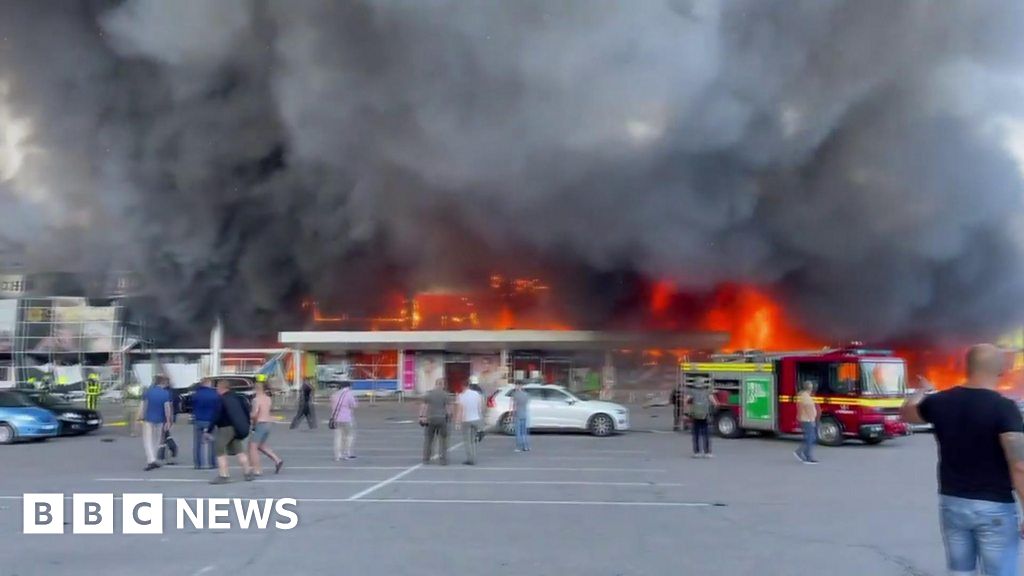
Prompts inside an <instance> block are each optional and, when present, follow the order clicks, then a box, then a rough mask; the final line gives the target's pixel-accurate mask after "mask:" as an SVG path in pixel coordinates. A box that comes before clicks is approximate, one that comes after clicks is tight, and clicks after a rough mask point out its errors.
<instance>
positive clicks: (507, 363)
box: [498, 348, 513, 388]
mask: <svg viewBox="0 0 1024 576" xmlns="http://www.w3.org/2000/svg"><path fill="white" fill-rule="evenodd" d="M498 370H500V371H501V372H500V373H499V374H500V381H499V382H498V387H499V388H500V387H501V386H504V385H506V384H508V383H509V382H511V381H512V376H513V374H512V366H511V354H509V351H508V348H502V350H501V352H500V353H499V356H498Z"/></svg>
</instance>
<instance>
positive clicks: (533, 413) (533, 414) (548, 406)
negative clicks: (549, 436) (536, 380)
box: [523, 387, 557, 428]
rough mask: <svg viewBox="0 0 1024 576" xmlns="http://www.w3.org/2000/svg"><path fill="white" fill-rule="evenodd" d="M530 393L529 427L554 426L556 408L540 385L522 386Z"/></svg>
mask: <svg viewBox="0 0 1024 576" xmlns="http://www.w3.org/2000/svg"><path fill="white" fill-rule="evenodd" d="M523 389H524V390H525V391H526V393H527V394H529V395H530V408H529V410H530V428H555V427H556V426H557V425H556V424H555V417H556V414H557V409H556V408H555V407H554V406H553V402H551V401H550V400H547V399H546V398H545V397H544V389H543V388H540V387H532V388H523Z"/></svg>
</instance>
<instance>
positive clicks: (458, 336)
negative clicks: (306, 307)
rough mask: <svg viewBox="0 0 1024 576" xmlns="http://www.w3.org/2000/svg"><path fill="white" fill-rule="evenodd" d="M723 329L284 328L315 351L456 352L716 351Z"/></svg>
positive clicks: (293, 342)
mask: <svg viewBox="0 0 1024 576" xmlns="http://www.w3.org/2000/svg"><path fill="white" fill-rule="evenodd" d="M727 341H728V335H727V334H726V333H724V332H664V333H659V332H594V331H583V330H432V331H381V332H326V331H312V332H281V333H280V334H279V335H278V342H280V343H281V345H282V346H288V347H291V348H299V349H302V350H311V351H324V352H327V351H339V350H394V349H401V350H452V351H460V352H473V351H492V352H493V351H497V350H502V349H512V350H566V351H583V350H613V349H614V350H617V349H624V348H668V349H690V350H716V349H719V348H721V347H722V346H724V345H725V344H726V342H727Z"/></svg>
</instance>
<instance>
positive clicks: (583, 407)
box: [484, 384, 629, 436]
mask: <svg viewBox="0 0 1024 576" xmlns="http://www.w3.org/2000/svg"><path fill="white" fill-rule="evenodd" d="M523 390H525V391H526V393H527V394H529V395H530V416H529V419H530V429H531V430H586V431H589V432H590V433H591V434H593V435H594V436H608V435H610V434H614V433H615V432H621V431H624V430H629V410H628V409H626V407H625V406H622V405H620V404H615V403H613V402H602V401H599V400H584V399H583V398H580V397H578V396H576V395H575V394H573V393H572V392H569V391H568V390H566V389H565V387H563V386H554V385H544V384H528V385H526V386H523ZM513 391H515V386H502V387H501V388H498V390H497V391H496V392H494V393H493V394H491V396H490V397H489V398H488V399H487V414H486V415H485V416H484V424H485V425H486V427H487V428H488V429H497V430H499V431H501V432H504V433H505V434H509V435H512V434H515V422H514V421H513V419H512V392H513Z"/></svg>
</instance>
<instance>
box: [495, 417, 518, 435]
mask: <svg viewBox="0 0 1024 576" xmlns="http://www.w3.org/2000/svg"><path fill="white" fill-rule="evenodd" d="M498 428H500V429H501V432H502V433H503V434H505V435H506V436H515V435H516V421H515V420H513V419H512V413H511V412H506V413H505V414H503V415H502V417H501V420H498Z"/></svg>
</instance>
